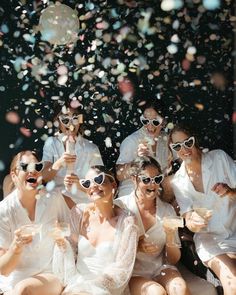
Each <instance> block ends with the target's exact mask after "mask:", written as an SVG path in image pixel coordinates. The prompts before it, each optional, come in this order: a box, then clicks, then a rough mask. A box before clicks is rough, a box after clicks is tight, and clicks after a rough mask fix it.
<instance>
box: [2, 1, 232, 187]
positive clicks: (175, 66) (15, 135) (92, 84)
mask: <svg viewBox="0 0 236 295" xmlns="http://www.w3.org/2000/svg"><path fill="white" fill-rule="evenodd" d="M46 2H47V1H38V0H36V1H27V0H21V1H6V2H4V1H1V4H0V16H1V27H0V33H1V34H0V38H1V39H0V50H1V55H0V65H1V71H0V95H1V101H0V114H1V124H0V131H1V135H2V137H1V143H0V173H1V183H2V180H3V177H4V176H5V175H6V173H7V172H8V169H9V163H10V161H11V159H12V156H13V155H15V154H16V153H17V152H18V151H20V150H23V149H37V150H38V151H40V152H41V151H42V146H43V143H44V141H45V139H46V136H48V135H52V133H53V130H52V127H51V120H52V117H53V111H54V109H55V102H59V103H63V101H66V100H69V99H72V98H73V97H76V98H77V99H79V100H80V102H81V104H82V105H83V111H84V112H85V119H86V122H85V128H84V129H85V136H86V137H87V138H88V139H90V140H92V141H94V142H95V143H96V144H97V145H98V146H99V148H100V151H101V153H102V156H103V159H104V162H105V165H106V166H108V167H109V168H111V169H112V168H113V167H114V163H115V161H116V159H117V156H118V152H119V144H120V142H121V141H122V140H123V139H124V138H125V137H126V136H127V135H128V134H130V133H131V132H133V131H134V130H136V129H137V128H138V127H139V126H140V124H139V119H138V118H139V115H140V106H141V105H142V104H143V103H144V102H145V101H147V100H153V101H154V100H156V101H158V102H160V104H161V109H160V111H161V112H162V114H163V115H164V116H166V119H167V121H168V122H169V123H176V122H185V123H186V124H188V125H190V126H191V127H192V128H193V129H195V131H196V132H197V133H198V134H199V137H200V143H201V146H203V147H206V148H210V149H215V148H222V149H224V150H225V151H226V152H228V153H229V154H230V155H231V156H233V135H232V134H233V133H232V109H233V56H234V55H235V51H234V52H233V27H232V20H233V17H232V14H233V4H232V1H222V3H221V5H220V6H219V7H218V8H217V9H214V10H209V9H206V8H204V6H203V4H202V1H198V0H195V1H191V0H189V1H184V2H185V4H184V5H183V6H182V7H180V8H179V9H177V10H171V11H163V10H162V9H161V6H160V3H161V1H156V0H153V1H137V2H136V1H121V0H120V1H115V0H114V1H111V2H110V1H79V4H78V1H73V0H71V1H67V0H65V1H61V3H63V4H66V5H68V6H70V7H72V8H73V9H75V10H76V11H77V13H78V16H79V18H80V24H81V27H80V30H79V32H78V36H79V37H80V39H79V40H78V41H77V42H76V43H75V44H74V46H57V47H56V48H54V47H53V46H52V45H51V44H50V43H48V42H45V41H42V40H41V39H40V38H41V35H40V33H39V32H36V33H34V31H33V29H34V26H35V25H37V24H38V21H39V17H40V14H41V12H42V9H43V8H45V7H47V5H46ZM176 2H181V1H176ZM205 2H207V1H205ZM208 2H209V1H208ZM213 2H215V1H213ZM88 15H90V16H89V17H87V19H86V20H83V19H84V16H88ZM102 21H103V22H105V24H106V25H105V26H104V28H103V29H101V28H100V29H99V28H98V27H97V26H96V24H97V23H99V22H102ZM82 24H84V25H85V26H82ZM95 40H96V42H97V47H96V48H95V50H91V46H92V44H94V41H95ZM98 41H99V42H98ZM171 44H172V49H173V50H175V51H176V53H173V52H172V53H171V47H168V46H169V45H171ZM189 47H190V49H189ZM191 47H193V48H192V50H196V53H194V54H188V52H190V51H191ZM190 53H191V52H190ZM78 54H80V55H81V56H83V57H84V64H83V65H81V64H79V62H78V59H80V60H81V57H80V55H78ZM36 64H37V65H38V67H37V66H35V65H36ZM119 64H121V68H120V67H118V65H119ZM59 65H65V67H66V68H67V70H68V77H67V78H68V80H67V82H66V83H64V84H63V85H60V84H58V80H57V79H58V73H57V68H58V67H59ZM91 65H92V68H91ZM122 67H123V68H122ZM117 69H119V70H120V73H119V74H117V73H116V71H117ZM40 70H41V72H40ZM101 71H104V73H103V77H101V76H102V75H101V76H99V73H100V72H101ZM122 75H123V76H124V77H125V78H126V79H128V83H126V86H125V85H124V84H125V83H123V84H122V83H119V82H118V80H119V79H120V76H122ZM125 87H126V89H125ZM127 91H131V92H132V94H133V95H132V97H131V98H128V99H127V97H126V96H124V94H125V93H126V92H127ZM12 111H13V113H12ZM9 112H10V113H9ZM6 115H8V116H7V117H6ZM168 127H171V125H168ZM26 129H29V130H30V134H28V133H26V132H25V130H26Z"/></svg>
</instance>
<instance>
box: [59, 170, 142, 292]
mask: <svg viewBox="0 0 236 295" xmlns="http://www.w3.org/2000/svg"><path fill="white" fill-rule="evenodd" d="M80 183H81V185H82V186H83V187H84V188H85V189H86V190H87V194H88V197H89V198H90V201H91V203H90V204H80V205H79V204H77V205H76V206H75V207H74V208H73V209H72V215H71V229H72V235H71V238H70V241H71V243H72V246H73V248H74V250H75V252H76V253H77V254H76V255H77V259H76V274H75V276H74V277H72V278H71V279H69V281H68V284H67V287H66V288H65V290H64V292H63V295H75V294H76V295H78V294H84V293H86V294H92V295H121V294H123V293H124V292H126V291H125V289H126V287H127V285H128V282H129V279H130V277H131V273H132V270H133V266H134V261H135V256H136V250H137V237H138V228H137V225H136V223H135V217H134V216H133V215H132V214H131V213H130V212H129V211H127V210H124V209H121V208H119V207H118V206H114V205H113V195H114V192H115V190H116V182H115V179H114V178H113V177H112V175H110V174H108V173H107V172H106V171H105V170H104V167H101V166H95V167H92V168H91V169H90V170H89V172H88V173H87V174H86V179H81V180H80Z"/></svg>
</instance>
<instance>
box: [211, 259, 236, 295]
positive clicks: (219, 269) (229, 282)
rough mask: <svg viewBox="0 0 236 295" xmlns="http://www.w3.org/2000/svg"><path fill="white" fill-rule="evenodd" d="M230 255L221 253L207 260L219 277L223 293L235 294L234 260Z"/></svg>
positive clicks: (235, 261) (235, 262)
mask: <svg viewBox="0 0 236 295" xmlns="http://www.w3.org/2000/svg"><path fill="white" fill-rule="evenodd" d="M232 257H233V255H227V254H222V255H218V256H215V257H214V258H212V259H211V260H209V261H208V262H207V265H208V266H209V267H210V269H212V270H213V271H214V273H215V274H216V275H217V277H218V278H219V279H220V281H221V284H222V286H223V289H224V295H236V260H235V258H232Z"/></svg>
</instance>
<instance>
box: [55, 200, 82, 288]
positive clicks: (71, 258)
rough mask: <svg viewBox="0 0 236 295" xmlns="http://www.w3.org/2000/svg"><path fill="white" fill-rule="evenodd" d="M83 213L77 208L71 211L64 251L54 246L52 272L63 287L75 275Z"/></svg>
mask: <svg viewBox="0 0 236 295" xmlns="http://www.w3.org/2000/svg"><path fill="white" fill-rule="evenodd" d="M82 216H83V212H82V211H81V209H80V208H79V207H77V206H75V207H74V208H73V209H72V210H71V219H70V226H71V235H70V237H69V242H70V243H69V242H68V241H66V247H65V250H62V249H60V248H59V247H58V246H57V244H55V246H54V250H53V259H52V271H53V273H54V274H55V275H56V276H57V277H58V278H59V280H60V281H61V283H62V284H63V286H66V284H67V282H68V281H69V279H70V278H71V277H73V276H74V275H75V274H76V267H75V257H76V252H77V242H78V236H79V230H80V225H81V220H82Z"/></svg>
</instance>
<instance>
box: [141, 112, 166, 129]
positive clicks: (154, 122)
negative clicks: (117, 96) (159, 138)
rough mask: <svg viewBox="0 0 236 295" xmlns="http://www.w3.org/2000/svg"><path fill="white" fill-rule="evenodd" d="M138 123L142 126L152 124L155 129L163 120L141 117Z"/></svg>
mask: <svg viewBox="0 0 236 295" xmlns="http://www.w3.org/2000/svg"><path fill="white" fill-rule="evenodd" d="M140 121H141V123H142V124H143V125H144V126H147V125H149V124H152V125H153V126H155V127H157V126H159V125H161V123H162V121H163V119H161V118H160V119H147V118H145V117H144V116H143V115H142V116H141V117H140Z"/></svg>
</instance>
